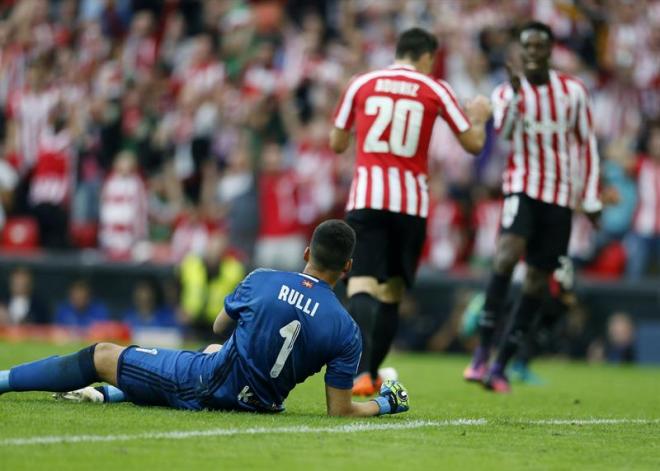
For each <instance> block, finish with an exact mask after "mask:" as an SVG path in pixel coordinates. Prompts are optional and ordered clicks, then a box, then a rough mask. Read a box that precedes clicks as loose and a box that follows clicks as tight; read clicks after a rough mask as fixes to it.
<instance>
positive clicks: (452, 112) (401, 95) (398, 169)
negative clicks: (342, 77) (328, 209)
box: [334, 65, 471, 217]
mask: <svg viewBox="0 0 660 471" xmlns="http://www.w3.org/2000/svg"><path fill="white" fill-rule="evenodd" d="M438 115H440V116H441V117H442V118H443V119H444V120H445V121H447V123H448V124H449V126H450V127H451V128H452V130H453V131H454V133H462V132H465V131H467V130H468V129H470V126H471V124H470V121H469V120H468V119H467V117H466V116H465V114H464V113H463V111H462V109H461V107H460V106H459V105H458V102H457V101H456V97H455V95H454V92H453V90H452V89H451V87H450V86H449V84H447V83H446V82H444V81H442V80H435V79H433V78H431V77H429V76H428V75H424V74H422V73H420V72H417V71H416V70H414V69H413V68H412V67H409V66H402V65H394V66H391V67H389V68H387V69H381V70H376V71H373V72H368V73H366V74H363V75H359V76H357V77H355V78H354V79H353V80H351V82H350V83H349V85H348V87H347V88H346V90H345V91H344V94H343V96H342V97H341V100H340V101H339V106H338V107H337V110H336V112H335V117H334V125H335V127H336V128H339V129H343V130H348V129H350V128H351V127H352V126H353V123H355V129H356V141H357V143H356V154H357V155H356V165H355V173H354V177H353V184H352V186H351V191H350V195H349V198H348V204H347V206H346V210H347V211H352V210H356V209H364V208H371V209H379V210H385V211H391V212H395V213H404V214H409V215H412V216H419V217H427V216H428V212H429V195H428V184H427V180H428V177H427V173H428V170H427V167H428V148H429V141H430V139H431V131H432V130H433V123H434V122H435V120H436V118H437V117H438Z"/></svg>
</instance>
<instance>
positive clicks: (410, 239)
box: [370, 213, 426, 382]
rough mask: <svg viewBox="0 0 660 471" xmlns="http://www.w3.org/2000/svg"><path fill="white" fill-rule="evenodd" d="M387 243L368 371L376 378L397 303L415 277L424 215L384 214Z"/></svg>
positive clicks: (396, 321) (395, 322)
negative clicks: (385, 274)
mask: <svg viewBox="0 0 660 471" xmlns="http://www.w3.org/2000/svg"><path fill="white" fill-rule="evenodd" d="M385 217H386V219H387V223H386V227H387V230H388V234H387V246H386V248H385V252H384V253H383V255H382V256H383V257H384V258H385V259H386V261H387V268H386V271H387V277H386V281H385V282H384V283H381V285H380V286H379V292H378V300H379V301H380V304H379V309H378V317H377V319H376V327H375V329H374V340H373V351H372V356H371V368H370V372H371V375H372V378H373V379H374V380H375V381H376V382H378V370H379V368H380V366H381V365H382V363H383V360H384V359H385V357H386V356H387V353H388V352H389V351H390V347H391V345H392V342H393V340H394V337H395V335H396V332H397V329H398V326H399V305H400V304H401V300H402V299H403V296H404V294H405V292H406V289H408V288H410V287H411V286H412V285H413V283H414V281H415V274H416V272H417V266H418V265H419V259H420V257H421V254H422V250H423V248H424V241H425V240H426V219H425V218H422V217H418V216H411V215H406V214H395V213H387V214H386V216H385Z"/></svg>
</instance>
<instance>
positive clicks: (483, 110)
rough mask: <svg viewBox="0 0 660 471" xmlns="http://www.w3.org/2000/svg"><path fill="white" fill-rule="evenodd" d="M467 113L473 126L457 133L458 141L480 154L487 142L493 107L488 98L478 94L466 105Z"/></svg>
mask: <svg viewBox="0 0 660 471" xmlns="http://www.w3.org/2000/svg"><path fill="white" fill-rule="evenodd" d="M465 114H466V115H467V117H468V119H469V120H470V123H471V126H470V128H469V129H468V130H467V131H463V132H461V133H459V134H457V135H456V137H457V138H458V142H459V143H460V144H461V146H462V147H463V149H465V150H466V151H467V152H469V153H470V154H475V155H476V154H478V153H479V152H481V150H482V149H483V148H484V144H485V143H486V122H487V121H488V120H489V119H490V115H491V107H490V102H489V101H488V98H486V97H484V96H481V95H479V96H477V97H475V98H474V99H472V100H471V101H470V102H468V104H467V105H466V106H465Z"/></svg>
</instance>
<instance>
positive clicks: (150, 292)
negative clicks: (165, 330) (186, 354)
mask: <svg viewBox="0 0 660 471" xmlns="http://www.w3.org/2000/svg"><path fill="white" fill-rule="evenodd" d="M122 321H123V322H124V323H126V324H128V325H129V326H130V327H131V329H135V328H141V327H178V325H179V324H178V323H177V319H176V315H175V313H174V310H173V309H172V308H171V307H169V306H166V305H163V304H161V303H160V302H159V300H158V296H157V292H156V285H155V283H154V282H153V281H150V280H141V281H139V282H138V283H137V284H136V285H135V289H134V290H133V307H132V308H131V309H129V310H128V311H126V312H124V315H123V317H122Z"/></svg>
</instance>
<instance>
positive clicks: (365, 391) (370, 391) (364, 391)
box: [353, 372, 380, 396]
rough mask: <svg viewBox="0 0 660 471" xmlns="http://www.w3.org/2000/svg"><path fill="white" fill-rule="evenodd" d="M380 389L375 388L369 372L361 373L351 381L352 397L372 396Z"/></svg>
mask: <svg viewBox="0 0 660 471" xmlns="http://www.w3.org/2000/svg"><path fill="white" fill-rule="evenodd" d="M379 389H380V388H376V386H375V385H374V380H373V378H372V377H371V374H370V373H369V372H366V373H362V374H360V375H358V376H356V378H355V379H354V380H353V396H373V395H374V394H376V393H377V392H378V390H379Z"/></svg>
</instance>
